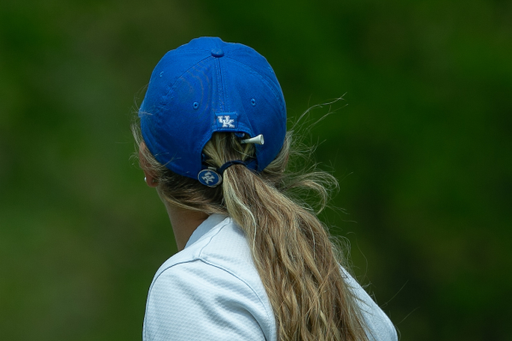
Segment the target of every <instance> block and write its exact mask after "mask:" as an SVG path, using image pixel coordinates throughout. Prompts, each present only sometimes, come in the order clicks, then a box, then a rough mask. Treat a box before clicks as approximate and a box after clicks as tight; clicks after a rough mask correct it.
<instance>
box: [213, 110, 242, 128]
mask: <svg viewBox="0 0 512 341" xmlns="http://www.w3.org/2000/svg"><path fill="white" fill-rule="evenodd" d="M237 116H238V115H237V114H236V112H222V113H217V114H216V118H217V122H216V123H217V128H218V129H221V130H224V129H236V128H237V126H238V117H237Z"/></svg>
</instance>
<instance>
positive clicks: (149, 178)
mask: <svg viewBox="0 0 512 341" xmlns="http://www.w3.org/2000/svg"><path fill="white" fill-rule="evenodd" d="M146 148H147V147H146V144H145V143H144V141H142V142H141V143H140V145H139V165H140V168H142V171H143V172H144V180H145V181H146V184H147V185H148V186H149V187H158V181H157V180H156V176H155V173H154V171H153V170H152V169H151V167H150V165H149V163H148V160H147V159H146V158H145V157H144V151H145V150H146Z"/></svg>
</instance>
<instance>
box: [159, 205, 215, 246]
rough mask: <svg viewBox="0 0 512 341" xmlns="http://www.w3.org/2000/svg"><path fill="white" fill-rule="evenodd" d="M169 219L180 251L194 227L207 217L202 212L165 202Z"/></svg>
mask: <svg viewBox="0 0 512 341" xmlns="http://www.w3.org/2000/svg"><path fill="white" fill-rule="evenodd" d="M165 208H166V209H167V214H168V215H169V220H170V221H171V225H172V230H173V232H174V239H176V245H177V246H178V251H181V250H183V249H184V248H185V245H187V242H188V240H189V239H190V236H191V235H192V233H193V232H194V231H195V230H196V228H197V227H198V226H199V225H201V223H202V222H203V221H205V220H206V219H207V218H208V215H207V214H206V213H204V212H198V211H192V210H187V209H184V208H181V207H176V206H172V205H169V204H167V203H166V204H165Z"/></svg>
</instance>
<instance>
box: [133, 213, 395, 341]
mask: <svg viewBox="0 0 512 341" xmlns="http://www.w3.org/2000/svg"><path fill="white" fill-rule="evenodd" d="M347 277H348V281H349V285H350V286H351V287H352V288H353V290H354V292H355V293H356V295H357V296H358V297H359V298H360V300H361V305H362V309H363V311H364V316H365V319H366V320H367V324H368V327H369V329H370V333H371V334H372V335H373V336H374V337H375V340H379V341H380V340H397V337H396V331H395V329H394V327H393V325H392V324H391V322H390V321H389V319H388V317H387V316H386V315H385V314H384V313H383V312H382V310H381V309H380V308H379V307H378V306H377V305H376V304H375V303H374V302H373V300H372V299H371V298H370V296H368V294H366V292H365V291H364V289H363V288H361V286H360V285H359V284H357V282H356V281H355V280H354V279H352V277H350V275H348V274H347ZM143 340H144V341H164V340H165V341H170V340H268V341H275V340H276V325H275V320H274V314H273V312H272V307H271V305H270V302H269V301H268V298H267V295H266V293H265V288H264V287H263V284H262V283H261V280H260V277H259V275H258V272H257V270H256V268H255V266H254V263H253V261H252V257H251V253H250V250H249V246H248V244H247V240H246V238H245V236H244V234H243V233H242V231H241V230H240V229H239V228H238V227H237V226H236V225H235V224H234V223H233V222H232V220H231V218H226V217H225V216H222V215H212V216H210V217H209V218H208V219H207V220H206V221H204V222H203V223H202V224H201V225H199V227H198V228H197V229H196V230H195V231H194V233H193V234H192V236H191V237H190V239H189V241H188V243H187V245H186V246H185V249H184V250H182V251H180V252H178V253H177V254H175V255H174V256H172V257H171V258H170V259H168V260H167V261H166V262H165V263H164V264H163V265H162V266H161V267H160V269H159V270H158V271H157V273H156V275H155V277H154V279H153V282H152V284H151V287H150V289H149V294H148V300H147V305H146V315H145V317H144V331H143Z"/></svg>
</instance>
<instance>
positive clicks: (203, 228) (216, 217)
mask: <svg viewBox="0 0 512 341" xmlns="http://www.w3.org/2000/svg"><path fill="white" fill-rule="evenodd" d="M224 219H226V216H225V215H222V214H212V215H210V216H209V217H208V218H206V220H205V221H203V222H202V223H201V224H200V225H199V226H198V227H197V228H196V229H195V230H194V232H192V235H191V236H190V238H189V239H188V242H187V244H186V245H185V249H186V248H187V247H189V246H190V245H192V244H194V243H195V242H197V241H198V240H199V239H201V237H202V236H204V235H205V234H206V233H207V232H208V231H210V230H211V229H212V228H213V227H215V226H216V225H218V224H219V223H221V222H222V221H223V220H224Z"/></svg>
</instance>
